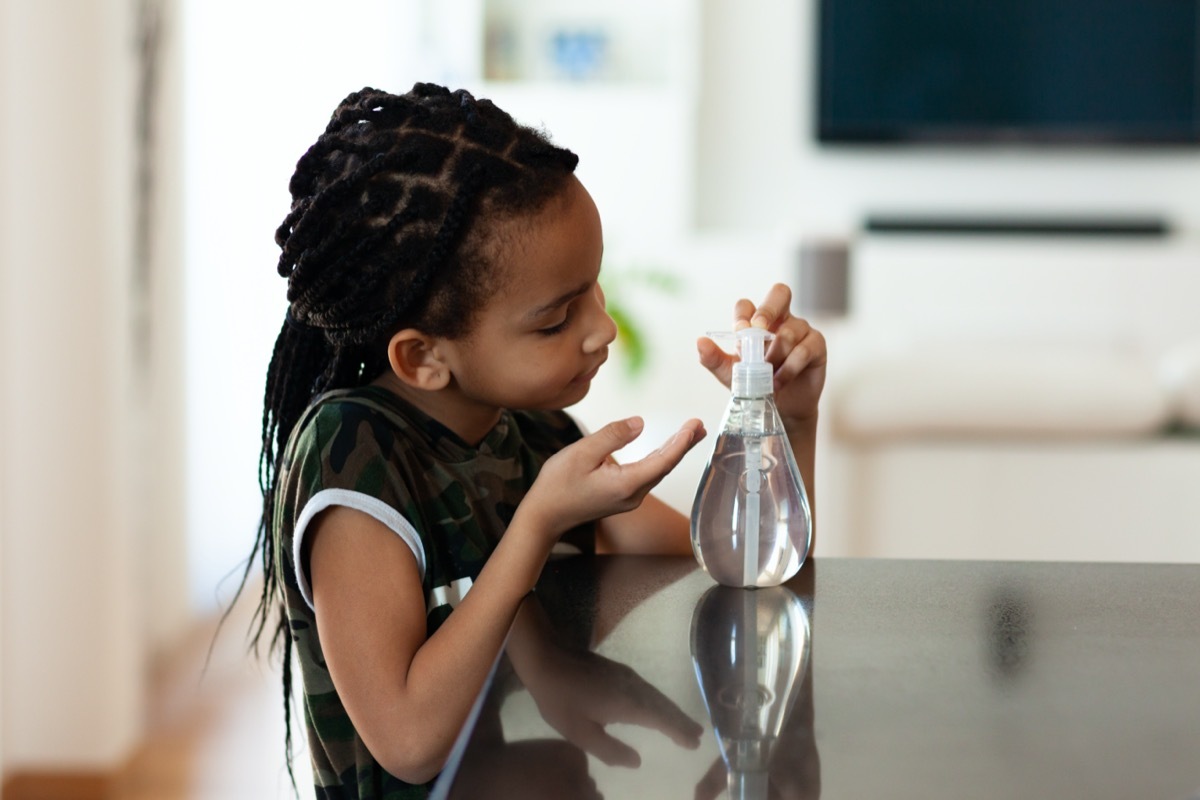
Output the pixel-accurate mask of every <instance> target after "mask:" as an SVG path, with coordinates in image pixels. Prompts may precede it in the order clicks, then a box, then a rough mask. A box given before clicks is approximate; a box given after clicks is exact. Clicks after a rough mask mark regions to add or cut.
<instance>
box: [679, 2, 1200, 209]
mask: <svg viewBox="0 0 1200 800" xmlns="http://www.w3.org/2000/svg"><path fill="white" fill-rule="evenodd" d="M815 6H816V3H815V2H813V0H806V1H805V2H799V3H796V2H788V0H752V1H751V2H739V1H738V0H707V2H706V3H705V5H704V7H705V30H706V37H705V41H704V57H703V59H702V64H703V70H704V74H705V92H704V99H703V103H702V109H701V114H702V119H701V125H700V126H699V134H700V165H701V167H700V176H699V177H700V192H699V197H700V205H699V217H700V220H701V222H702V223H703V224H705V225H713V226H719V227H722V228H727V227H733V228H738V229H745V230H774V229H776V228H778V227H781V226H782V227H784V228H786V229H789V230H793V231H797V232H800V231H807V230H818V231H819V230H826V229H832V230H834V231H838V230H847V229H850V228H853V227H854V226H856V225H857V224H858V223H859V222H860V221H861V218H862V215H863V214H864V213H865V212H868V211H890V210H897V209H899V210H921V211H942V212H946V211H970V210H978V211H981V212H985V213H986V212H1006V211H1007V212H1014V211H1015V212H1025V213H1030V212H1034V211H1071V212H1089V211H1095V212H1101V211H1110V212H1129V211H1133V212H1150V213H1163V214H1165V215H1166V216H1167V217H1168V218H1169V219H1171V220H1173V221H1175V222H1177V223H1178V225H1179V226H1181V227H1182V228H1186V229H1189V230H1195V229H1196V228H1198V227H1200V193H1197V192H1196V191H1195V187H1196V186H1197V185H1198V183H1200V152H1198V151H1197V150H1196V149H1194V148H1192V149H1180V150H1175V151H1172V150H1170V149H1166V150H1150V149H1147V150H1143V151H1134V150H1115V149H1104V148H1069V147H1064V148H1048V149H1033V148H1020V147H1015V146H1014V147H994V148H987V147H962V148H941V149H933V148H927V149H919V148H914V149H909V150H906V149H904V148H895V149H885V148H869V147H868V148H843V149H838V148H830V147H819V146H818V145H817V144H816V143H815V141H814V140H813V135H812V130H813V115H812V108H813V105H814V103H813V60H814V57H815V52H814V45H813V36H812V26H813V21H814V14H815Z"/></svg>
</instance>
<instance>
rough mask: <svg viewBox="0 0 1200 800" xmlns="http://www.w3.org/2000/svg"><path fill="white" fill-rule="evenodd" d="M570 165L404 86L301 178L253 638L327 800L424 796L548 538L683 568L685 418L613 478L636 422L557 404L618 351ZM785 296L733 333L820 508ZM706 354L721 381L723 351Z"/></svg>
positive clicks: (805, 329) (586, 203) (813, 362)
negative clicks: (278, 661)
mask: <svg viewBox="0 0 1200 800" xmlns="http://www.w3.org/2000/svg"><path fill="white" fill-rule="evenodd" d="M576 162H577V158H576V156H575V155H574V154H573V153H571V152H569V151H567V150H564V149H561V148H559V147H556V146H554V145H552V144H551V143H550V142H549V141H548V140H547V139H546V138H545V136H544V135H543V134H541V133H539V132H537V131H535V130H533V129H531V128H527V127H524V126H520V125H518V124H517V123H515V122H514V121H513V120H512V118H511V117H509V115H507V114H506V113H504V112H503V111H501V110H500V109H499V108H497V107H496V106H495V105H493V104H492V103H490V102H489V101H487V100H476V99H475V98H473V97H472V96H471V95H470V94H469V93H467V92H465V91H456V92H453V93H451V92H449V91H448V90H446V89H444V88H442V87H439V86H433V85H429V84H417V85H416V86H415V87H414V88H413V90H412V91H411V92H409V93H407V94H405V95H400V96H397V95H391V94H386V93H384V92H380V91H377V90H374V89H369V88H368V89H363V90H362V91H360V92H355V93H354V94H351V95H350V96H349V97H347V98H346V99H345V100H344V101H343V102H342V103H341V104H340V105H339V106H338V108H337V110H336V111H335V112H334V114H333V116H332V119H331V120H330V122H329V125H328V126H327V127H326V129H325V132H324V134H322V135H321V137H320V138H319V139H318V140H317V142H316V144H314V145H313V146H312V147H311V148H310V149H309V151H308V152H307V153H305V154H304V156H303V157H301V159H300V160H299V162H298V163H297V166H296V172H295V174H294V175H293V177H292V180H291V184H290V189H291V195H292V208H291V212H290V213H289V214H288V216H287V218H286V219H285V220H284V221H283V223H282V224H281V225H280V226H279V229H278V231H277V232H276V241H277V243H278V244H279V246H280V247H281V248H282V253H281V255H280V259H279V273H280V275H282V276H283V277H285V278H287V281H288V293H287V296H288V300H289V302H290V306H289V308H288V311H287V314H286V320H285V324H284V325H283V327H282V329H281V330H280V333H279V337H278V339H277V341H276V344H275V349H274V353H273V355H272V357H271V364H270V369H269V372H268V375H267V382H266V396H265V404H264V405H265V407H264V411H263V447H262V455H261V462H260V480H261V484H262V488H263V497H264V500H263V522H262V527H261V528H260V531H259V536H258V539H257V541H256V544H255V552H256V553H257V554H258V555H259V556H260V558H261V561H262V566H263V568H264V573H265V585H264V588H263V594H262V597H261V600H260V607H259V614H260V615H259V618H258V620H259V627H258V633H259V634H261V633H262V631H263V629H264V627H265V626H266V624H267V622H268V619H269V616H270V614H271V612H272V610H273V609H275V608H279V609H280V610H281V612H282V613H281V618H280V620H279V622H278V626H277V627H276V628H275V636H276V639H277V641H279V642H280V643H281V644H282V649H283V657H284V699H285V707H286V706H287V704H288V703H289V701H290V691H291V670H290V666H291V652H292V649H293V643H294V647H295V651H296V653H297V655H298V661H299V664H300V667H301V672H302V675H303V683H304V697H305V724H306V727H307V732H308V737H309V743H310V749H311V754H312V760H313V767H314V771H315V781H316V786H317V796H318V797H322V798H342V797H358V798H367V797H372V798H382V797H384V796H385V795H386V796H387V797H401V796H402V797H408V796H414V797H420V796H424V795H425V792H426V788H427V784H428V783H429V782H430V781H431V780H432V779H433V778H434V777H436V775H437V773H438V772H439V770H440V769H441V768H442V766H443V764H444V762H445V759H446V757H447V755H448V753H449V751H450V748H451V745H452V744H453V742H454V740H455V737H456V735H457V733H458V732H459V730H460V728H461V727H462V725H463V723H464V721H465V720H466V718H467V716H468V713H469V711H470V709H471V706H472V703H473V701H474V699H475V698H476V696H477V695H478V693H479V691H480V690H481V688H482V686H483V684H484V682H485V680H486V679H487V675H488V672H489V669H490V667H491V665H492V663H493V661H494V660H495V658H496V656H497V654H498V653H499V651H500V649H501V647H502V646H503V643H504V640H505V636H506V634H507V633H508V632H509V630H510V627H512V626H513V624H514V621H517V617H518V614H517V612H518V608H519V606H520V604H521V601H522V598H523V597H524V596H525V595H526V594H527V593H528V592H529V591H530V590H531V589H532V587H533V585H534V583H535V581H536V580H537V577H538V574H539V572H540V571H541V569H542V568H543V566H544V564H545V562H546V560H547V558H548V557H549V554H550V552H551V550H552V549H554V548H555V547H556V546H559V547H568V548H571V549H578V550H581V551H585V552H588V551H595V552H624V553H690V552H691V549H690V541H689V536H688V521H687V519H686V518H685V517H684V516H683V515H681V514H680V513H678V512H677V511H675V510H673V509H671V508H670V507H668V506H667V505H666V504H664V503H662V502H661V501H658V500H656V499H655V498H653V497H651V496H648V492H649V491H650V489H651V488H652V487H653V486H654V485H655V484H656V483H657V482H658V481H659V480H661V479H662V478H663V476H664V475H666V473H667V472H669V471H670V470H671V469H672V468H673V467H674V466H675V465H676V464H678V463H679V461H680V459H681V458H682V457H683V456H684V455H685V453H686V452H687V451H688V449H689V448H691V447H692V446H693V445H694V444H695V443H696V442H698V441H699V440H700V439H701V438H702V437H703V436H704V435H705V431H704V428H703V426H702V424H701V423H700V421H699V420H695V419H693V420H689V421H688V422H686V423H684V424H683V425H682V427H681V428H680V430H679V431H678V432H676V433H675V434H674V435H673V436H671V437H670V438H669V439H668V440H667V441H666V442H665V443H664V444H663V445H662V446H661V447H660V448H659V449H658V450H657V451H655V452H654V453H652V454H650V455H648V456H647V457H645V458H644V459H642V460H640V461H637V462H635V463H631V464H618V463H617V461H616V460H615V459H614V458H613V453H615V452H616V451H617V450H619V449H621V448H622V447H623V446H625V445H626V444H628V443H630V442H631V441H633V440H634V439H635V438H637V436H638V435H639V433H640V432H641V430H642V422H641V420H640V419H638V418H636V417H634V418H630V419H625V420H620V421H617V422H613V423H611V424H609V425H606V426H605V427H603V428H601V429H600V430H598V431H596V432H595V433H593V434H592V435H590V436H583V435H582V433H581V432H580V430H579V428H578V427H577V426H576V425H575V423H574V422H573V421H572V420H571V418H570V417H569V416H568V415H567V414H566V413H565V412H564V411H563V409H564V408H566V407H568V406H570V405H572V404H573V403H576V402H578V401H579V400H580V399H582V398H583V397H584V396H585V395H586V394H587V392H588V388H589V385H590V382H591V380H592V379H593V378H594V377H595V375H596V372H597V370H599V368H600V366H601V365H602V364H603V363H604V361H605V359H606V358H607V356H608V348H609V345H610V344H611V343H612V341H613V339H614V338H615V336H616V329H615V326H614V324H613V321H612V319H610V318H609V316H608V315H607V313H606V312H605V308H604V296H603V294H602V293H601V290H600V287H599V284H598V283H597V279H598V275H599V271H600V259H601V251H602V237H601V226H600V218H599V215H598V213H597V210H596V207H595V205H594V204H593V202H592V199H591V197H590V196H589V195H588V193H587V191H586V190H585V189H584V187H583V185H582V184H581V183H580V182H579V181H578V179H577V178H576V177H575V176H574V174H573V171H574V168H575V165H576ZM790 300H791V296H790V293H789V292H788V290H787V289H786V287H783V286H776V287H774V288H773V289H772V290H771V291H770V293H769V294H768V295H767V297H766V299H765V300H764V302H763V303H762V304H761V305H759V306H757V307H756V306H755V305H754V304H752V303H750V302H749V301H748V300H741V301H739V302H738V303H737V305H736V306H735V325H736V326H738V327H744V326H745V325H748V324H753V325H758V326H764V327H767V328H769V329H770V330H773V331H774V332H775V333H776V334H777V338H776V340H775V343H774V344H773V346H772V348H771V351H770V352H769V354H768V358H769V359H770V360H771V361H772V363H774V364H775V365H776V368H777V372H776V376H777V379H776V386H777V393H776V400H777V403H778V406H779V409H780V412H781V415H782V416H783V417H784V420H785V424H786V425H787V428H788V431H789V434H790V437H791V441H792V445H793V448H794V449H795V451H796V456H797V460H798V462H799V464H800V465H801V469H802V471H803V473H804V477H805V480H806V481H807V483H808V486H809V491H810V492H811V491H812V477H813V444H814V438H815V428H816V415H817V401H818V398H819V396H820V393H821V389H822V386H823V382H824V372H825V344H824V340H823V339H822V337H821V335H820V334H819V333H818V332H816V331H814V330H812V329H811V328H810V327H809V326H808V325H807V324H806V323H805V322H804V321H802V320H799V319H796V318H794V317H792V316H791V315H790V314H789V312H788V305H789V303H790ZM698 349H699V355H700V361H701V363H702V364H703V365H704V366H705V367H707V368H708V369H709V370H711V371H712V372H713V373H714V374H715V375H716V376H717V377H718V379H719V380H721V381H722V382H723V383H725V384H726V385H727V386H728V384H729V377H730V371H731V364H732V362H733V360H734V359H733V358H732V357H731V356H728V355H726V354H725V353H724V352H723V351H721V350H720V349H719V348H717V346H716V345H715V344H713V343H712V342H711V341H709V340H707V339H702V340H701V341H700V342H699V344H698ZM810 496H811V495H810ZM468 590H469V591H468ZM289 744H290V726H289ZM289 751H290V747H289Z"/></svg>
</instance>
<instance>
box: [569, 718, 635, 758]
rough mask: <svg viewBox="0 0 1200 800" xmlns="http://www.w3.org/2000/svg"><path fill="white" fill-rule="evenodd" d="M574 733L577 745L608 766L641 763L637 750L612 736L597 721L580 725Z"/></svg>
mask: <svg viewBox="0 0 1200 800" xmlns="http://www.w3.org/2000/svg"><path fill="white" fill-rule="evenodd" d="M582 728H583V729H581V730H579V731H578V732H577V733H576V735H577V737H578V739H579V742H578V743H579V745H580V746H581V747H583V749H584V750H586V751H587V752H589V753H591V754H592V755H594V756H595V757H596V758H598V759H600V760H601V761H603V762H604V763H605V764H607V765H608V766H610V767H633V768H637V767H640V766H641V765H642V757H641V756H640V755H638V752H637V751H636V750H634V749H633V748H632V747H630V746H629V745H627V744H625V743H624V742H622V741H621V740H620V739H618V738H616V737H615V736H612V735H611V734H609V733H608V732H607V731H605V730H604V727H603V726H602V725H600V724H598V723H588V724H587V725H584V726H582Z"/></svg>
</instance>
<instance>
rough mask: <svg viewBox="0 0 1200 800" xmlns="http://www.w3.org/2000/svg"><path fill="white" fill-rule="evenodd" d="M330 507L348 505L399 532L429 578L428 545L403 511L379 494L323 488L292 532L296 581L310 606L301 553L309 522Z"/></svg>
mask: <svg viewBox="0 0 1200 800" xmlns="http://www.w3.org/2000/svg"><path fill="white" fill-rule="evenodd" d="M330 506H345V507H347V508H353V509H355V510H356V511H361V512H363V513H364V514H366V515H368V516H370V517H373V518H374V519H377V520H379V521H380V522H382V523H383V524H384V525H386V526H388V527H389V528H391V529H392V530H393V531H395V533H396V535H397V536H399V537H400V538H401V540H403V542H404V543H405V544H406V545H408V549H409V550H412V554H413V557H414V558H416V559H417V571H418V572H420V573H421V580H422V581H423V580H425V548H424V547H423V546H422V545H421V537H420V535H418V534H417V529H416V528H414V527H413V526H412V523H410V522H409V521H408V520H406V519H405V518H404V515H403V514H401V513H400V512H399V511H397V510H396V509H394V508H392V507H391V506H389V505H388V504H387V503H385V502H383V501H382V500H380V499H379V498H378V497H372V496H371V495H369V494H363V493H362V492H355V491H351V490H350V489H322V490H321V491H319V492H317V493H316V494H314V495H313V496H312V497H310V498H309V499H308V502H307V503H305V504H304V510H303V511H301V512H300V518H299V519H297V520H296V529H295V532H294V533H293V534H292V558H293V559H294V563H295V565H296V582H297V583H298V584H300V594H301V596H302V597H304V602H306V603H308V607H309V608H312V607H313V600H312V587H311V585H310V584H309V581H308V575H307V574H306V573H305V571H304V567H303V566H302V564H303V562H302V561H301V559H300V553H301V552H302V548H303V546H304V535H305V533H307V532H308V524H309V523H310V522H312V521H313V518H314V517H316V516H317V514H320V513H321V512H322V511H324V510H325V509H327V508H329V507H330Z"/></svg>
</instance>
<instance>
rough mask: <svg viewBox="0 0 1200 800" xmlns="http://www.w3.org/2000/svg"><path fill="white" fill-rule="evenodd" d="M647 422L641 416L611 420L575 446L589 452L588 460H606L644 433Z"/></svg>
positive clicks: (597, 461)
mask: <svg viewBox="0 0 1200 800" xmlns="http://www.w3.org/2000/svg"><path fill="white" fill-rule="evenodd" d="M645 427H646V423H645V422H644V421H643V420H642V418H641V417H629V418H628V419H619V420H617V421H615V422H610V423H608V424H607V425H605V426H604V427H603V428H601V429H600V430H598V431H596V432H595V433H593V434H592V435H591V436H585V437H584V438H583V439H580V440H579V441H578V442H576V443H575V445H574V447H578V448H582V449H583V450H584V451H585V452H587V453H588V460H589V461H592V460H594V461H595V463H597V464H599V463H600V462H603V461H605V460H606V459H608V457H609V456H611V455H612V454H613V453H615V452H617V451H618V450H620V449H621V448H622V447H624V446H625V445H627V444H629V443H630V442H632V441H633V440H634V439H636V438H637V437H639V436H641V435H642V429H643V428H645Z"/></svg>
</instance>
